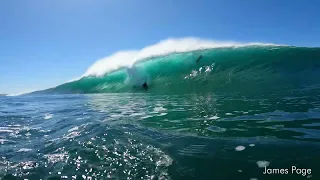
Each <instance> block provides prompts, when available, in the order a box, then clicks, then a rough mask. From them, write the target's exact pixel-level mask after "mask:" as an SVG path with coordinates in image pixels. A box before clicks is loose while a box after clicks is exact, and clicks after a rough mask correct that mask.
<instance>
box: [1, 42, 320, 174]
mask: <svg viewBox="0 0 320 180" xmlns="http://www.w3.org/2000/svg"><path fill="white" fill-rule="evenodd" d="M200 54H202V55H203V58H202V59H201V60H200V62H199V63H195V60H196V59H197V57H198V56H199V55H200ZM319 65H320V51H319V49H318V48H300V47H286V46H284V47H273V46H249V47H241V48H216V49H209V50H203V51H193V52H187V53H177V54H171V55H167V56H159V57H153V58H149V59H146V60H145V61H140V62H138V63H136V64H135V65H134V66H133V67H131V68H125V67H124V68H122V69H119V70H116V71H112V72H110V73H108V74H105V75H104V76H101V77H95V76H90V77H85V78H82V79H80V80H77V81H74V82H70V83H66V84H63V85H60V86H57V87H55V88H51V89H48V90H44V91H38V92H35V93H31V94H28V95H22V96H14V97H9V96H7V97H0V143H1V144H0V154H1V159H0V178H2V179H30V180H33V179H183V180H184V179H218V180H220V179H221V180H224V179H232V180H233V179H247V180H249V179H259V180H260V179H281V180H282V179H319V177H320V176H319V170H320V169H319V167H320V164H319V162H320V121H319V119H320V93H319V92H320V79H319V77H320V76H319V75H320V69H319V67H320V66H319ZM144 81H147V82H148V84H149V89H148V91H145V90H144V89H142V88H141V87H140V86H141V82H144ZM292 166H296V167H297V168H305V169H311V173H309V174H304V175H303V174H301V173H300V174H297V173H293V174H292V172H291V167H292ZM264 167H267V168H277V169H280V168H288V169H289V172H288V174H282V175H281V174H280V175H279V174H278V175H265V174H263V172H264Z"/></svg>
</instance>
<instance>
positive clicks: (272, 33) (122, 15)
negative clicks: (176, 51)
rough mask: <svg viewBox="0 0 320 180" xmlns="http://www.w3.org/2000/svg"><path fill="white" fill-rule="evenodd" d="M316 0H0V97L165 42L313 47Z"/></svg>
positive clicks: (318, 25)
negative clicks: (183, 39) (199, 40)
mask: <svg viewBox="0 0 320 180" xmlns="http://www.w3.org/2000/svg"><path fill="white" fill-rule="evenodd" d="M319 7H320V1H317V0H308V1H303V0H239V1H238V0H208V1H202V0H174V1H173V0H152V1H150V0H90V1H89V0H56V1H48V0H28V1H24V0H12V1H10V0H7V1H0V61H1V66H0V93H19V92H24V91H29V90H35V89H43V88H48V87H52V86H55V85H58V84H61V83H63V82H65V81H68V80H70V79H73V78H75V77H78V76H80V75H82V74H83V73H84V72H85V71H86V70H87V68H88V67H89V66H90V65H92V64H93V63H94V62H95V61H96V60H97V59H100V58H103V57H105V56H108V55H110V54H111V53H112V52H115V51H118V50H123V49H139V48H142V47H144V46H147V45H150V44H153V43H156V42H158V41H159V40H162V39H166V38H168V37H185V36H196V37H200V38H210V39H215V40H226V41H230V40H231V41H240V42H251V41H255V42H270V43H280V44H290V45H300V46H320V34H319V32H320V21H319V18H320V11H319Z"/></svg>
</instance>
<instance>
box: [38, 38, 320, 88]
mask: <svg viewBox="0 0 320 180" xmlns="http://www.w3.org/2000/svg"><path fill="white" fill-rule="evenodd" d="M197 42H198V41H195V40H194V41H193V44H192V43H191V45H194V46H190V43H189V46H187V45H185V46H183V47H182V48H181V46H179V47H180V49H179V48H178V49H177V48H172V49H170V48H167V49H165V50H164V49H163V48H162V49H161V48H159V46H160V47H166V46H165V45H166V44H167V45H168V41H167V42H166V43H164V44H163V43H162V44H161V43H159V44H160V45H159V44H158V45H155V46H154V47H149V48H145V49H143V50H141V51H139V52H136V51H130V52H127V53H123V52H122V53H121V52H120V53H116V54H115V55H113V56H111V57H109V58H107V60H109V61H107V60H105V59H104V60H100V61H98V62H97V63H96V64H94V65H93V66H92V67H90V68H89V69H88V71H87V72H86V73H85V74H84V76H83V77H82V78H81V79H79V80H76V81H73V82H68V83H65V84H62V85H60V86H57V87H55V88H51V89H48V90H45V91H41V93H121V92H145V91H144V89H143V88H142V84H143V83H144V82H147V83H148V86H149V89H148V91H147V92H152V93H178V94H179V93H194V92H197V93H201V92H215V91H223V92H229V91H232V92H257V93H262V92H267V91H274V90H276V89H283V88H284V89H295V88H310V87H311V85H312V86H316V85H317V84H320V78H319V77H320V76H319V75H320V48H307V47H292V46H280V45H270V44H247V45H239V44H238V45H234V44H233V45H231V44H230V43H226V44H224V45H223V46H221V45H220V47H215V46H213V45H212V44H210V43H209V42H207V43H206V44H205V43H202V45H201V46H199V43H198V44H197ZM170 43H171V44H174V41H171V42H170V41H169V44H170ZM183 43H185V42H183V41H182V42H180V44H183ZM196 45H197V46H196ZM169 47H176V46H169ZM190 47H197V48H193V49H192V48H190ZM155 49H158V51H156V50H155ZM159 49H160V50H159ZM141 52H144V53H141ZM146 52H147V53H146ZM150 52H152V53H150ZM200 55H202V58H201V59H200V60H199V62H198V63H197V62H196V60H197V59H198V58H199V56H200ZM117 58H118V59H117ZM129 58H131V59H129ZM111 60H112V61H111ZM110 62H116V63H113V64H112V63H110ZM108 63H109V64H108ZM38 93H39V92H38Z"/></svg>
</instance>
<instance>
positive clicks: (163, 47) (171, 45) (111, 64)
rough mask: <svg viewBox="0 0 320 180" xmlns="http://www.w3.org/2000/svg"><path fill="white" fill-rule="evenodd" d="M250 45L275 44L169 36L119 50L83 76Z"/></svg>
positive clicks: (98, 62) (97, 63) (96, 64)
mask: <svg viewBox="0 0 320 180" xmlns="http://www.w3.org/2000/svg"><path fill="white" fill-rule="evenodd" d="M248 45H259V46H263V45H266V46H267V45H274V44H267V43H238V42H219V41H213V40H206V39H200V38H195V37H187V38H169V39H167V40H163V41H160V42H159V43H156V44H154V45H151V46H147V47H145V48H143V49H141V50H129V51H119V52H116V53H114V54H112V55H111V56H108V57H105V58H103V59H100V60H98V61H97V62H96V63H94V64H93V65H92V66H91V67H89V69H88V70H87V72H86V73H85V74H84V75H83V76H82V77H84V76H103V75H105V74H106V73H108V72H111V71H114V70H117V69H119V68H122V67H131V66H132V65H133V64H134V63H135V62H137V61H139V60H143V59H146V58H149V57H154V56H164V55H168V54H172V53H182V52H189V51H196V50H203V49H211V48H219V47H241V46H248Z"/></svg>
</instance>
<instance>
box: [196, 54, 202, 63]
mask: <svg viewBox="0 0 320 180" xmlns="http://www.w3.org/2000/svg"><path fill="white" fill-rule="evenodd" d="M200 59H202V54H201V55H200V56H199V57H198V59H197V61H196V62H197V63H198V62H199V61H200Z"/></svg>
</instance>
